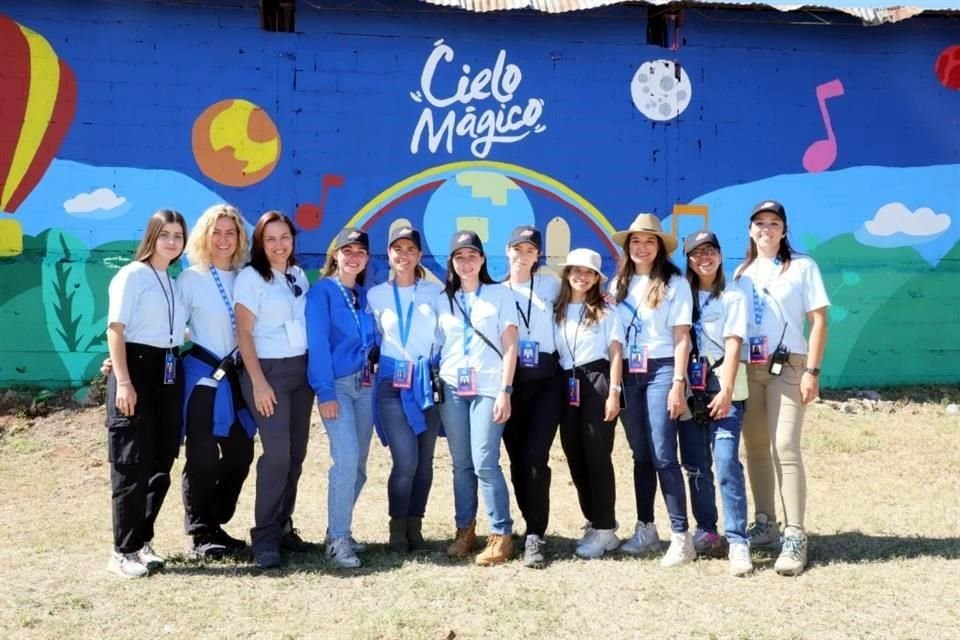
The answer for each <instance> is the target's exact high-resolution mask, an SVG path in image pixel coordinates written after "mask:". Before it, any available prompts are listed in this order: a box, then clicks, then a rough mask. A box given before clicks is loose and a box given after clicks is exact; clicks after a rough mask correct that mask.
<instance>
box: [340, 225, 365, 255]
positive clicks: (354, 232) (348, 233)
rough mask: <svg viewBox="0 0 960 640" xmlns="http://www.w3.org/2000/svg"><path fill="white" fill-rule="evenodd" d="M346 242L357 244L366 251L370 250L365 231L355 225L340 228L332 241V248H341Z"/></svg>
mask: <svg viewBox="0 0 960 640" xmlns="http://www.w3.org/2000/svg"><path fill="white" fill-rule="evenodd" d="M348 244H359V245H360V246H362V247H363V248H364V249H366V250H367V251H370V238H369V236H367V232H366V231H364V230H362V229H357V228H356V227H346V228H345V229H341V230H340V233H338V234H337V237H336V239H334V241H333V249H334V250H337V249H342V248H343V247H345V246H347V245H348Z"/></svg>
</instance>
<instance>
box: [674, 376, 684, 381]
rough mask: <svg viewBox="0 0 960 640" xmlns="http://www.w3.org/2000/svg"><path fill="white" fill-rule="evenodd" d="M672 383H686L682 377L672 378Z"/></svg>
mask: <svg viewBox="0 0 960 640" xmlns="http://www.w3.org/2000/svg"><path fill="white" fill-rule="evenodd" d="M673 381H674V382H686V381H687V379H686V378H684V377H683V376H673Z"/></svg>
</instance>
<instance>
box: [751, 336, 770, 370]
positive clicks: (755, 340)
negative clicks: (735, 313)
mask: <svg viewBox="0 0 960 640" xmlns="http://www.w3.org/2000/svg"><path fill="white" fill-rule="evenodd" d="M766 361H767V336H750V353H749V358H748V359H747V362H749V363H750V364H763V363H764V362H766Z"/></svg>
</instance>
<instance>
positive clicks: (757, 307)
mask: <svg viewBox="0 0 960 640" xmlns="http://www.w3.org/2000/svg"><path fill="white" fill-rule="evenodd" d="M780 264H781V262H780V256H777V257H776V258H774V259H773V266H774V267H779V266H780ZM759 267H760V265H757V271H760V269H759ZM775 273H776V269H773V270H772V271H771V272H770V273H768V274H767V278H766V280H765V281H764V283H763V286H762V287H760V291H763V290H764V289H766V288H767V285H769V284H770V281H771V280H772V279H773V276H774V274H775ZM758 275H759V274H758ZM752 286H753V323H754V325H756V327H757V329H758V330H759V329H760V323H761V322H763V311H764V309H766V307H767V301H766V299H765V298H764V297H763V296H762V295H760V293H758V292H757V279H756V278H754V279H753V285H752Z"/></svg>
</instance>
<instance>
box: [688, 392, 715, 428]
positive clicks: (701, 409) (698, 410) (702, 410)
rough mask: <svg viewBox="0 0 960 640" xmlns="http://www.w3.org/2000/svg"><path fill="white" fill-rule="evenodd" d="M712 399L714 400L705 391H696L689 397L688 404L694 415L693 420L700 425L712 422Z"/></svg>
mask: <svg viewBox="0 0 960 640" xmlns="http://www.w3.org/2000/svg"><path fill="white" fill-rule="evenodd" d="M710 400H712V398H710V397H709V396H707V394H705V393H694V394H693V395H692V396H690V397H689V398H687V406H688V407H689V408H690V413H691V414H692V415H693V421H694V422H696V423H697V424H699V425H706V424H709V423H710V419H711V418H710V406H709V405H710Z"/></svg>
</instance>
